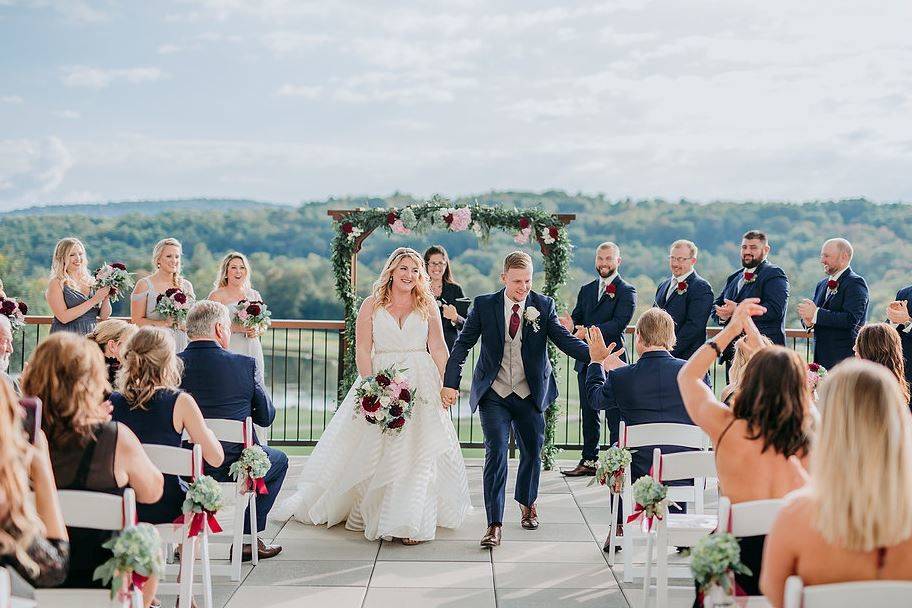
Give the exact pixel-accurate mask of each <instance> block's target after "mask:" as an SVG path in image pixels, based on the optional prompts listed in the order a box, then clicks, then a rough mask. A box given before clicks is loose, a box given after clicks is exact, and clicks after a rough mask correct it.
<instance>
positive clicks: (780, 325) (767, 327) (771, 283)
mask: <svg viewBox="0 0 912 608" xmlns="http://www.w3.org/2000/svg"><path fill="white" fill-rule="evenodd" d="M754 272H755V273H756V276H755V277H754V280H753V281H752V282H750V283H744V285H743V286H742V287H741V289H740V290H739V289H738V280H739V279H740V278H741V275H742V274H743V273H744V269H743V268H740V269H738V271H737V272H733V273H732V274H730V275H728V278H727V279H726V280H725V288H724V289H722V292H721V293H720V294H719V297H718V298H716V301H715V302H714V304H715V305H716V306H722V305H723V304H725V300H732V301H734V302H741V301H743V300H745V299H747V298H760V305H761V306H765V307H766V312H765V313H763V314H762V315H760V316H759V317H754V323H755V324H756V325H757V329H758V330H760V333H761V334H763V335H764V336H766V337H767V338H769V339H770V340H772V341H773V344H779V345H780V346H785V313H786V310H787V308H788V296H789V283H788V278H787V277H786V276H785V273H784V272H783V271H782V269H781V268H779V267H778V266H774V265H773V264H770V262H769V261H768V260H763V261H762V262H760V264H759V265H758V266H757V267H756V268H754ZM712 316H713V320H715V322H716V323H718V324H719V325H725V323H726V322H727V321H722V320H721V319H719V317H718V315H716V310H715V308H714V309H713V314H712ZM726 352H727V353H729V352H730V353H731V354H733V353H734V350H733V349H732V348H731V347H730V348H728V349H726ZM726 358H728V359H730V357H726Z"/></svg>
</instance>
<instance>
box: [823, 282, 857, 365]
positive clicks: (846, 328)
mask: <svg viewBox="0 0 912 608" xmlns="http://www.w3.org/2000/svg"><path fill="white" fill-rule="evenodd" d="M829 280H830V279H829V277H827V278H825V279H823V280H821V281H820V282H819V283H817V287H816V288H815V289H814V304H816V305H817V308H818V310H817V323H815V324H814V361H815V362H816V363H819V364H820V365H822V366H823V367H825V368H827V369H832V367H833V366H834V365H836V364H837V363H839V362H840V361H842V360H843V359H848V358H850V357H853V356H854V355H855V352H854V347H855V338H857V337H858V331H859V330H860V329H861V327H862V325H864V324H865V320H866V319H867V316H868V284H867V283H866V282H865V280H864V278H862V277H860V276H858V275H857V274H855V273H854V272H852V269H851V268H846V269H845V272H843V273H842V274H841V275H840V276H839V280H838V281H837V283H838V286H837V287H836V293H834V294H833V295H832V296H830V297H829V298H828V297H827V295H826V294H827V282H828V281H829Z"/></svg>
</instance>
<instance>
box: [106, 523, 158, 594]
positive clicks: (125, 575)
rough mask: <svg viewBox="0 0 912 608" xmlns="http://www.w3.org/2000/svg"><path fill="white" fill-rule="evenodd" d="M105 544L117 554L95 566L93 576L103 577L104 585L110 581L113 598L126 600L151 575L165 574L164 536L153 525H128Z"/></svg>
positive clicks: (140, 587)
mask: <svg viewBox="0 0 912 608" xmlns="http://www.w3.org/2000/svg"><path fill="white" fill-rule="evenodd" d="M102 547H104V548H105V549H110V550H111V553H113V554H114V555H113V557H111V558H110V559H109V560H108V561H106V562H105V563H103V564H101V565H100V566H98V567H97V568H95V572H94V573H93V574H92V579H93V580H94V579H100V580H101V582H102V584H104V585H107V584H108V583H109V582H110V583H111V599H114V598H115V597H118V598H119V599H120V600H121V601H123V600H125V599H126V597H127V596H128V595H129V593H130V592H132V591H133V589H139V590H140V591H142V588H143V585H145V583H146V581H147V580H148V579H149V578H151V577H153V576H161V575H162V574H163V573H164V570H165V560H164V556H163V555H162V551H161V537H159V535H158V530H156V529H155V526H153V525H152V524H138V525H136V526H133V527H130V528H127V529H125V530H124V531H122V532H120V533H119V534H117V535H116V536H114V537H113V538H111V539H110V540H108V541H107V542H106V543H104V544H103V545H102ZM124 583H126V588H124Z"/></svg>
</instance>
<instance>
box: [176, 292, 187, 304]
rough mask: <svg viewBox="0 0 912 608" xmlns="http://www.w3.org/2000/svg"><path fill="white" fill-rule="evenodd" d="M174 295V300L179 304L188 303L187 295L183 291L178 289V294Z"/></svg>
mask: <svg viewBox="0 0 912 608" xmlns="http://www.w3.org/2000/svg"><path fill="white" fill-rule="evenodd" d="M173 297H174V301H175V302H177V303H178V304H186V303H187V296H186V295H185V294H184V292H183V291H178V292H177V293H176V294H174V296H173Z"/></svg>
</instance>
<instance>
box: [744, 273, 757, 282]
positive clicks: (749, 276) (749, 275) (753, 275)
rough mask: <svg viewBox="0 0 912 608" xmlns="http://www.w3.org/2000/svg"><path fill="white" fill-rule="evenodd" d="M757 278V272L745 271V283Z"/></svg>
mask: <svg viewBox="0 0 912 608" xmlns="http://www.w3.org/2000/svg"><path fill="white" fill-rule="evenodd" d="M756 280H757V273H756V272H745V273H744V282H745V283H753V282H754V281H756Z"/></svg>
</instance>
